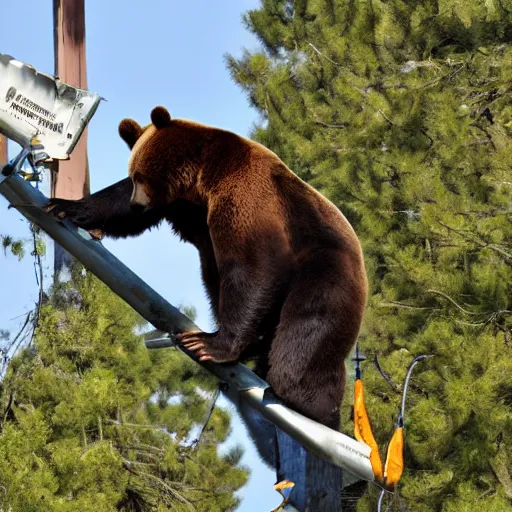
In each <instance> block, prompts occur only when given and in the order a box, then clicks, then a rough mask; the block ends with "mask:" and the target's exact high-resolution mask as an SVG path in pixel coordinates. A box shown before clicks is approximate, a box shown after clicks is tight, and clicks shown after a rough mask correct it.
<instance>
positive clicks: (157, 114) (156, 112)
mask: <svg viewBox="0 0 512 512" xmlns="http://www.w3.org/2000/svg"><path fill="white" fill-rule="evenodd" d="M151 122H152V123H153V124H154V125H155V126H156V127H157V128H166V127H167V126H169V125H170V124H171V114H169V111H168V110H167V109H166V108H165V107H155V108H154V109H153V110H152V111H151Z"/></svg>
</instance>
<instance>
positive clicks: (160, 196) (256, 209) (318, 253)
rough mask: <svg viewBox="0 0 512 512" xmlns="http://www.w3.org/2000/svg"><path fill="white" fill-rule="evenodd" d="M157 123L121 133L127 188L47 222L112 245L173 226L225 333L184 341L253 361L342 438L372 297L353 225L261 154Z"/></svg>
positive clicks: (292, 402)
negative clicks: (348, 376) (351, 367)
mask: <svg viewBox="0 0 512 512" xmlns="http://www.w3.org/2000/svg"><path fill="white" fill-rule="evenodd" d="M151 121H152V123H151V124H149V125H148V126H146V127H144V128H142V127H141V126H140V125H139V124H138V123H136V122H135V121H133V120H131V119H124V120H123V121H122V122H121V123H120V125H119V133H120V135H121V137H122V139H123V140H124V141H125V142H126V143H127V144H128V146H129V147H130V149H131V157H130V162H129V178H127V179H124V180H122V181H120V182H118V183H116V184H114V185H111V186H110V187H108V188H105V189H103V190H101V191H99V192H97V193H95V194H93V195H91V196H89V197H86V198H84V199H81V200H79V201H68V200H63V199H52V200H51V201H50V202H49V204H48V205H47V207H46V209H47V211H51V212H52V213H53V214H55V215H56V216H57V217H59V218H69V219H71V220H72V221H73V222H74V223H75V224H77V225H78V226H80V227H82V228H84V229H87V230H90V231H91V230H96V231H98V230H99V231H101V232H102V233H103V234H105V235H108V236H112V237H127V236H136V235H139V234H140V233H142V232H143V231H145V230H146V229H149V228H151V227H153V226H155V225H157V224H158V223H159V222H160V221H162V220H164V219H165V220H167V221H168V222H169V223H170V225H171V226H172V228H173V230H174V231H175V232H176V233H177V234H178V235H179V236H180V237H181V238H182V239H183V240H185V241H187V242H190V243H192V244H193V245H195V247H197V249H198V251H199V256H200V261H201V270H202V278H203V281H204V284H205V287H206V291H207V294H208V296H209V299H210V302H211V306H212V310H213V313H214V316H215V317H216V319H217V321H218V330H217V331H216V332H214V333H211V334H208V333H203V332H186V333H182V334H180V335H179V337H178V339H179V341H180V342H181V343H183V344H184V345H185V346H186V347H187V348H188V349H190V350H192V351H194V352H195V353H196V355H197V356H198V357H199V358H200V359H202V360H212V361H216V362H220V363H222V362H228V361H239V360H242V361H243V360H248V359H256V361H257V363H256V370H255V371H256V372H257V373H258V374H259V375H260V376H261V377H262V378H264V379H266V380H267V381H268V382H269V384H270V385H271V387H272V389H273V390H274V392H275V393H276V395H277V396H278V397H280V398H281V399H282V400H283V402H284V403H285V404H287V405H288V406H290V407H292V408H293V409H295V410H297V411H299V412H301V413H302V414H304V415H306V416H308V417H310V418H312V419H314V420H316V421H319V422H321V423H323V424H325V425H327V426H329V427H332V428H338V426H339V406H340V403H341V400H342V397H343V392H344V387H345V362H344V361H345V358H346V357H347V356H348V354H349V352H350V350H351V348H352V346H353V345H354V343H355V341H356V338H357V336H358V332H359V328H360V325H361V320H362V317H363V310H364V308H365V303H366V295H367V282H366V274H365V268H364V263H363V255H362V251H361V246H360V244H359V241H358V238H357V236H356V234H355V233H354V231H353V229H352V227H351V226H350V224H349V222H348V221H347V220H346V219H345V217H344V216H343V215H342V214H341V212H340V211H339V210H338V209H337V208H336V207H335V206H334V205H333V204H332V203H331V202H330V201H328V200H327V199H326V198H325V197H323V196H322V195H320V194H319V193H318V192H317V191H315V190H314V189H313V188H312V187H310V186H309V185H308V184H306V183H305V182H303V181H302V180H301V179H300V178H299V177H297V176H296V175H295V174H294V173H293V172H292V171H290V169H288V167H287V166H286V165H285V164H284V163H283V162H282V161H281V160H280V159H279V158H278V157H277V156H276V155H275V154H274V153H273V152H272V151H270V150H268V149H267V148H265V147H264V146H262V145H261V144H258V143H257V142H253V141H251V140H247V139H244V138H243V137H240V136H238V135H235V134H233V133H230V132H227V131H224V130H221V129H217V128H212V127H209V126H205V125H202V124H198V123H195V122H191V121H185V120H181V119H171V117H170V115H169V112H168V111H167V110H166V109H165V108H163V107H156V108H155V109H153V111H152V112H151Z"/></svg>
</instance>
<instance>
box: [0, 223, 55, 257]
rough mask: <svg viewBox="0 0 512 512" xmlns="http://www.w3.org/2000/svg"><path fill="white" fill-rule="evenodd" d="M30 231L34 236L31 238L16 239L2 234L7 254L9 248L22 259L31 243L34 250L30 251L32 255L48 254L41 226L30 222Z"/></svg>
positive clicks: (0, 236)
mask: <svg viewBox="0 0 512 512" xmlns="http://www.w3.org/2000/svg"><path fill="white" fill-rule="evenodd" d="M30 231H31V233H32V237H31V238H30V239H28V238H25V239H14V238H12V236H10V235H2V234H0V241H1V243H2V248H3V250H4V254H6V255H7V251H8V250H9V251H10V252H11V254H13V255H14V256H16V257H17V258H18V259H19V260H22V259H23V258H24V256H25V249H26V247H27V245H28V244H30V245H31V246H32V251H31V253H30V254H31V255H32V256H36V257H41V256H44V255H45V254H46V244H45V241H44V239H43V237H42V233H41V230H40V228H38V227H37V226H36V225H35V224H30Z"/></svg>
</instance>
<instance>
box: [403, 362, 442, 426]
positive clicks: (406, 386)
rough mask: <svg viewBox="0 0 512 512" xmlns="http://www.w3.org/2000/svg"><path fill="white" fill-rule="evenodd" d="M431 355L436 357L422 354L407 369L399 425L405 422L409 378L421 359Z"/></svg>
mask: <svg viewBox="0 0 512 512" xmlns="http://www.w3.org/2000/svg"><path fill="white" fill-rule="evenodd" d="M430 357H434V356H431V355H422V356H418V357H415V358H414V360H413V362H412V363H411V364H410V366H409V369H408V370H407V374H406V376H405V381H404V392H403V394H402V405H401V407H400V415H399V416H398V420H397V425H399V426H403V424H404V419H405V399H406V397H407V389H408V387H409V380H410V378H411V374H412V370H413V368H414V367H415V366H416V365H417V364H418V363H419V362H420V361H422V360H423V359H428V358H430Z"/></svg>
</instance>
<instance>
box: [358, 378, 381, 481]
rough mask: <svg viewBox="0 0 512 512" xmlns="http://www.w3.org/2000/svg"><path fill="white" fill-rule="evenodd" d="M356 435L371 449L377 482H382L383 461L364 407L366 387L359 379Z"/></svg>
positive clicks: (371, 458) (371, 460)
mask: <svg viewBox="0 0 512 512" xmlns="http://www.w3.org/2000/svg"><path fill="white" fill-rule="evenodd" d="M354 435H355V437H356V439H357V440H358V441H360V442H362V443H365V444H366V445H368V446H369V447H370V448H371V450H372V451H371V452H370V462H371V465H372V469H373V474H374V475H375V480H377V481H379V482H382V476H383V475H382V461H381V459H380V454H379V447H378V446H377V442H376V441H375V438H374V437H373V432H372V427H371V425H370V419H369V418H368V413H367V412H366V407H365V405H364V387H363V383H362V381H361V379H357V380H356V382H355V384H354Z"/></svg>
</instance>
